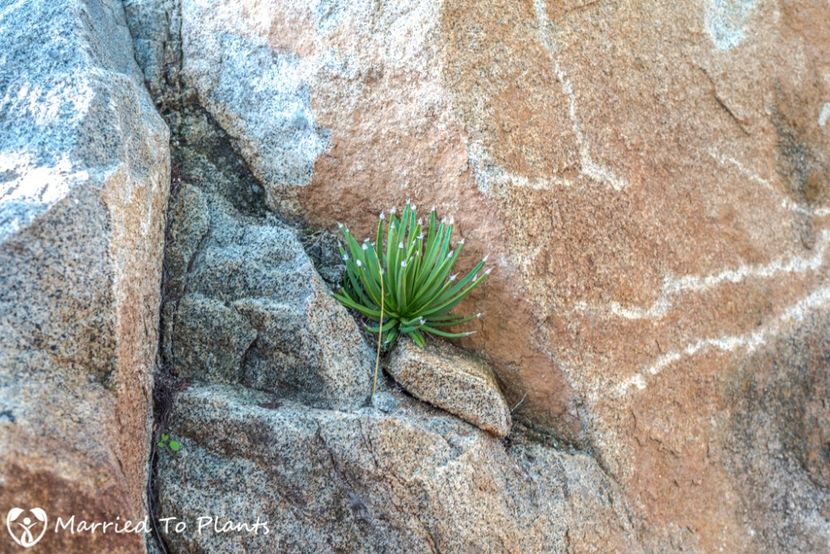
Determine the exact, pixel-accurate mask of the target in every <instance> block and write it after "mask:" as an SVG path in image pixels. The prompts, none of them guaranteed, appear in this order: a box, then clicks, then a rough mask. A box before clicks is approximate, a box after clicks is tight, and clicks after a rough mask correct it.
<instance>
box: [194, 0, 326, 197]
mask: <svg viewBox="0 0 830 554" xmlns="http://www.w3.org/2000/svg"><path fill="white" fill-rule="evenodd" d="M181 5H182V8H181V9H182V31H181V33H182V57H183V66H182V79H183V81H184V84H185V86H187V87H188V88H189V89H191V90H193V91H195V93H196V94H197V95H198V98H199V103H200V104H201V105H202V106H204V107H205V108H206V109H207V110H208V111H209V112H210V114H211V115H212V116H213V117H214V118H215V119H216V120H217V121H218V122H219V124H220V125H221V126H222V128H223V129H225V131H227V133H228V134H229V135H230V136H231V137H232V139H233V143H234V145H235V146H236V148H237V149H238V150H239V152H240V153H241V154H242V156H243V157H244V158H245V159H246V161H247V162H248V163H249V164H250V167H251V171H252V172H253V174H254V175H255V176H256V177H257V178H258V179H259V180H260V181H261V182H263V183H265V184H267V187H266V188H267V190H268V191H269V194H272V195H273V194H277V193H278V191H279V190H281V189H283V188H291V187H297V186H305V185H308V184H309V183H310V182H311V176H312V172H313V166H314V162H315V161H316V159H317V157H318V156H320V155H321V154H322V153H323V152H325V151H326V149H327V148H328V143H329V133H328V131H326V130H324V129H321V128H320V127H318V126H317V124H316V123H315V118H314V115H313V113H312V110H311V104H310V101H309V95H308V90H307V86H306V83H305V78H304V73H303V68H302V67H301V66H300V64H299V59H298V57H297V56H296V55H294V54H293V53H288V52H284V51H281V50H279V49H274V48H272V47H271V45H269V44H268V43H267V42H265V41H255V40H252V39H251V38H250V35H249V34H248V33H246V32H245V29H244V28H239V29H238V32H237V30H235V29H234V28H233V27H231V28H221V29H220V28H218V27H216V26H215V25H214V24H213V23H214V22H215V21H216V19H219V20H221V19H222V16H223V14H222V12H221V10H220V11H217V10H216V9H214V7H213V6H210V5H206V4H204V3H201V2H193V1H189V0H182V3H181ZM228 23H229V24H230V25H231V26H232V25H233V22H228Z"/></svg>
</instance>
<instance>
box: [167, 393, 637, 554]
mask: <svg viewBox="0 0 830 554" xmlns="http://www.w3.org/2000/svg"><path fill="white" fill-rule="evenodd" d="M387 393H388V394H390V395H392V396H394V397H395V401H396V402H395V403H396V407H395V408H394V409H393V410H392V411H391V412H388V413H385V412H381V411H379V410H377V409H375V408H371V407H365V408H361V409H358V410H351V411H345V412H344V411H333V410H322V409H310V408H308V407H307V406H303V405H299V404H296V403H294V402H291V401H282V400H280V399H279V398H276V397H274V396H273V395H270V394H266V393H262V392H257V391H252V390H250V389H243V388H239V387H235V388H234V387H229V386H227V385H212V386H202V387H191V388H189V389H187V390H186V391H183V392H182V393H181V394H180V395H179V396H178V397H177V398H176V400H175V402H174V405H173V411H172V413H171V422H172V427H171V429H170V432H171V434H173V435H174V436H175V437H177V439H178V440H180V442H181V443H182V449H181V450H180V451H179V452H178V453H177V454H175V455H173V454H166V455H164V456H162V458H161V460H160V462H159V482H158V484H159V488H160V490H159V498H160V503H161V511H162V512H164V513H167V514H176V517H178V518H180V519H183V520H185V521H191V522H193V521H196V520H197V518H198V517H200V516H203V515H205V514H220V515H221V520H220V526H221V525H222V524H225V523H226V522H227V521H229V520H230V521H233V522H248V523H254V522H256V521H257V520H258V521H260V522H266V523H267V525H268V534H264V532H263V528H260V529H259V532H258V533H256V534H254V533H252V532H246V531H241V532H232V533H216V532H214V531H213V530H212V526H210V527H208V528H207V529H206V530H205V531H204V532H203V533H201V534H198V533H174V532H169V533H167V534H165V540H166V541H167V543H168V545H170V546H171V547H172V548H173V549H174V550H177V551H185V552H217V553H219V552H257V551H263V550H273V549H278V550H279V551H281V552H332V551H333V552H527V553H535V552H539V553H542V552H544V553H548V552H566V551H567V552H632V553H634V552H641V551H642V548H641V547H640V545H639V543H638V542H637V540H636V538H635V536H636V534H635V532H634V530H633V528H632V524H631V521H630V519H629V515H628V508H627V506H626V503H625V501H624V500H623V499H622V497H621V496H620V494H619V491H618V488H617V487H616V485H615V484H614V483H613V482H612V481H611V480H609V479H608V477H607V476H606V475H605V474H604V473H603V472H602V470H601V469H600V468H599V466H598V465H597V463H596V461H595V460H594V459H593V458H591V457H590V456H587V455H586V454H584V453H578V452H576V453H568V452H565V451H561V450H557V449H556V448H553V447H550V446H545V445H543V444H539V443H536V442H532V441H527V440H523V439H522V438H521V437H519V436H517V437H516V440H515V441H514V442H513V443H512V444H511V445H510V446H509V447H505V446H504V445H503V444H502V442H501V441H499V440H497V439H495V438H494V437H492V436H490V435H489V434H488V433H485V432H483V431H481V430H479V429H476V428H475V427H472V426H470V425H467V424H466V423H464V422H462V421H460V420H458V419H457V418H455V417H453V416H450V415H448V414H445V413H443V412H441V411H439V410H436V409H434V408H431V407H429V406H427V405H426V404H424V403H422V402H419V401H417V400H414V399H411V398H408V397H406V396H405V395H404V394H402V393H400V392H397V391H394V390H389V391H387Z"/></svg>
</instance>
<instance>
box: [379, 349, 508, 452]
mask: <svg viewBox="0 0 830 554" xmlns="http://www.w3.org/2000/svg"><path fill="white" fill-rule="evenodd" d="M385 369H386V371H387V373H389V375H391V376H392V378H393V379H395V381H397V382H398V384H399V385H400V386H401V387H403V388H404V389H406V391H407V392H409V393H410V394H412V395H413V396H415V397H416V398H418V399H420V400H422V401H424V402H427V403H429V404H432V405H433V406H437V407H439V408H441V409H442V410H445V411H447V412H449V413H451V414H454V415H456V416H458V417H460V418H461V419H463V420H464V421H467V422H469V423H472V424H473V425H475V426H477V427H480V428H481V429H484V430H485V431H489V432H490V433H493V434H494V435H495V436H497V437H506V436H507V435H508V434H509V433H510V425H511V419H510V408H509V407H508V406H507V403H506V402H505V401H504V397H503V396H502V394H501V390H500V389H499V385H498V383H497V382H496V378H495V376H494V375H493V370H492V369H491V368H490V367H489V366H488V365H487V363H486V362H484V361H483V360H481V359H479V358H476V357H475V356H472V355H470V354H467V353H465V352H463V351H461V350H459V349H457V348H454V347H452V346H451V345H449V344H432V343H430V344H428V345H427V346H426V347H424V348H420V347H418V346H417V345H415V344H414V343H413V342H412V341H410V340H406V339H404V340H401V341H399V343H398V346H397V347H396V348H395V350H394V351H393V352H392V354H391V355H390V357H389V360H388V361H387V362H386V365H385Z"/></svg>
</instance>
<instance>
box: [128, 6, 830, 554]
mask: <svg viewBox="0 0 830 554" xmlns="http://www.w3.org/2000/svg"><path fill="white" fill-rule="evenodd" d="M133 4H135V5H136V6H139V5H140V4H143V5H144V8H145V9H137V10H135V12H136V14H147V13H149V14H153V13H155V14H158V13H161V12H164V9H163V8H164V6H168V7H169V4H170V3H169V2H167V3H164V2H156V3H154V2H144V3H140V2H139V3H133ZM150 6H154V7H153V8H152V9H150V8H149V7H150ZM158 6H162V8H159V7H158ZM165 9H166V8H165ZM828 10H830V7H828V6H827V5H826V4H821V5H819V3H808V2H803V1H796V2H791V3H787V4H785V5H781V4H777V3H771V2H730V1H727V2H715V1H709V0H706V1H703V2H685V1H684V2H662V3H657V4H650V5H649V6H648V7H644V6H640V5H637V4H630V3H628V4H614V3H591V2H565V3H555V2H546V1H545V0H535V1H534V2H533V3H516V2H495V3H493V2H479V1H475V0H461V1H456V2H431V1H430V2H427V1H422V2H419V1H412V2H403V3H401V2H396V3H390V4H387V5H382V6H378V5H376V3H372V2H348V3H346V2H344V3H329V2H318V3H305V2H291V1H277V2H271V1H269V2H264V1H253V2H244V3H242V2H236V1H233V0H213V1H208V0H182V2H181V5H180V9H173V10H170V13H174V14H176V16H175V17H173V18H172V20H174V21H175V22H176V24H175V25H171V27H172V28H173V29H174V30H175V33H174V35H176V36H177V37H179V38H180V39H181V40H173V41H165V40H164V39H165V38H166V33H165V32H159V33H155V34H154V33H153V32H151V31H152V28H153V27H152V26H150V27H146V26H145V27H143V29H145V34H143V35H142V37H143V38H142V40H143V41H144V42H143V43H142V45H140V47H139V49H140V50H142V49H143V50H142V51H143V52H145V54H146V57H147V59H152V60H155V62H154V64H155V65H152V67H155V68H159V67H167V63H168V62H170V61H174V62H175V63H174V64H173V65H174V66H176V67H177V68H178V69H179V71H177V72H175V76H176V77H175V78H176V79H180V81H181V82H182V86H184V87H185V88H187V89H188V90H189V91H190V94H191V95H192V96H193V97H194V98H197V99H198V101H199V102H200V103H201V104H202V105H203V106H205V108H206V109H207V111H208V112H209V113H210V114H211V115H212V116H213V117H214V118H215V119H216V120H217V121H218V122H219V123H220V125H221V126H222V127H223V128H224V129H225V130H226V131H227V132H228V134H229V135H230V138H231V141H232V143H233V144H234V145H235V147H236V148H237V149H238V150H239V151H240V152H241V153H242V154H243V156H244V157H245V159H246V161H247V163H248V164H249V165H250V167H251V168H252V170H253V172H254V174H255V175H256V176H257V177H258V178H259V179H260V180H261V181H262V185H263V187H264V196H265V198H266V201H267V203H268V204H269V205H270V206H271V207H272V208H274V209H277V210H281V211H282V212H283V213H289V214H295V215H297V216H301V217H303V218H305V219H307V220H308V221H310V222H311V223H313V224H317V225H320V226H323V227H329V228H333V225H334V224H335V222H336V221H338V220H339V221H344V222H349V224H350V227H351V228H352V229H355V230H356V231H357V232H360V231H367V232H368V230H369V229H370V228H371V225H372V224H373V223H374V221H375V218H376V216H377V213H378V212H379V211H380V210H381V209H382V208H387V207H389V206H390V205H392V204H394V203H396V204H398V205H400V204H401V203H402V201H403V199H405V198H406V197H407V196H412V198H413V199H417V203H419V204H424V205H430V204H432V203H435V204H436V205H437V206H438V207H439V208H440V209H441V210H443V211H447V212H451V213H453V214H454V215H455V217H456V221H457V222H458V224H459V229H460V232H461V234H462V235H463V236H464V237H465V238H466V240H467V248H466V249H465V250H466V251H467V252H468V254H469V255H470V256H471V258H470V259H473V258H477V257H478V256H479V255H481V254H482V253H484V251H485V250H490V251H492V254H493V257H494V259H495V260H497V261H498V265H499V267H498V270H497V271H496V272H495V273H494V274H493V278H492V279H491V280H490V281H489V282H488V284H487V285H486V286H485V287H484V288H483V289H482V290H480V291H476V294H475V295H474V297H473V298H472V299H471V300H470V301H469V302H470V303H475V304H476V305H477V307H476V309H480V310H481V311H484V312H485V313H486V314H487V317H486V318H484V319H483V320H482V322H481V323H480V324H479V325H480V327H479V328H478V331H479V332H478V333H477V334H476V335H475V336H474V337H473V338H472V339H470V340H469V341H468V342H466V343H465V346H468V347H472V348H475V349H478V350H479V351H480V353H481V354H483V355H484V356H485V357H486V358H488V359H489V360H490V361H491V362H492V363H493V365H494V367H495V368H496V370H497V377H498V379H499V382H500V384H501V386H502V388H503V390H504V391H505V394H506V395H507V399H508V402H509V404H510V405H514V404H516V403H518V401H519V400H521V399H524V401H523V402H522V404H521V405H520V406H519V408H518V410H517V411H516V413H515V414H514V415H515V416H516V418H517V419H521V420H524V421H525V422H528V423H531V424H533V425H534V426H535V427H537V428H542V429H547V430H548V431H549V432H552V433H553V434H555V435H556V436H558V437H560V438H562V439H564V440H566V441H569V442H571V443H574V444H577V445H580V446H586V447H588V446H589V447H590V448H591V450H592V452H594V453H595V454H596V456H597V457H598V458H599V459H600V460H601V461H602V464H603V466H604V467H607V468H608V470H609V472H610V473H611V475H612V476H613V477H614V478H615V479H616V480H617V481H618V482H619V483H620V485H621V487H622V490H623V491H624V493H625V494H626V495H627V497H628V498H629V499H631V502H632V507H633V510H634V513H635V521H636V522H637V525H638V527H639V531H640V532H641V533H642V536H643V538H644V540H645V541H646V542H647V544H648V547H649V548H650V549H652V550H656V551H661V550H679V549H691V550H701V551H715V550H721V549H722V550H725V551H757V550H776V549H779V548H780V545H781V544H793V545H803V546H804V548H807V549H809V547H810V546H811V545H814V544H826V543H827V541H828V537H830V517H829V516H828V512H827V511H826V509H824V508H821V506H825V505H826V504H825V503H826V495H827V493H826V489H822V488H821V487H820V486H818V487H813V486H812V485H810V483H816V482H817V481H816V479H817V476H818V478H819V481H818V482H822V481H820V476H821V475H822V472H821V471H818V472H817V470H816V467H819V466H820V465H821V463H820V462H818V461H817V460H826V459H827V454H826V446H821V444H826V443H822V442H821V441H822V440H823V435H822V434H821V433H823V431H815V432H807V431H805V430H804V426H805V425H806V424H807V423H806V422H812V421H825V420H827V419H830V414H828V410H830V408H828V406H827V405H826V403H822V402H819V401H817V400H816V398H817V397H815V396H814V395H815V394H816V389H814V388H812V386H813V385H812V384H813V383H815V382H819V381H820V377H819V375H820V372H821V370H820V368H821V367H823V366H822V364H824V367H826V360H827V356H828V349H827V342H826V336H827V331H826V329H827V327H826V325H824V326H822V323H824V322H826V320H827V317H828V315H829V314H830V309H828V306H830V281H828V275H830V271H828V244H830V189H828V186H827V183H828V182H830V126H828V117H827V114H828V113H830V107H828V103H830V81H828V77H827V76H828V75H830V36H829V35H828V31H827V29H826V28H825V27H826V26H822V22H824V21H827V20H828V18H830V12H829V11H828ZM140 19H141V17H139V16H138V15H136V17H135V18H134V20H135V21H138V20H140ZM150 19H152V18H150ZM157 20H158V19H154V21H157ZM157 27H159V28H161V27H163V26H157ZM179 31H180V36H179V35H177V33H179ZM170 43H172V44H176V45H178V46H176V47H173V48H170V47H168V46H166V45H167V44H170ZM139 58H140V59H141V56H139ZM157 73H158V72H156V73H154V72H153V71H150V72H149V73H147V72H146V74H147V75H148V76H150V78H151V80H152V79H153V78H154V77H153V75H156V74H157ZM165 78H167V79H169V76H167V77H165ZM151 86H157V85H153V84H152V83H151ZM263 90H267V91H270V94H263V93H262V91H263ZM249 91H253V92H250V94H249ZM252 98H256V101H255V102H251V101H250V100H251V99H252ZM275 137H278V143H275V142H273V139H274V138H275ZM462 265H463V260H462ZM803 337H811V338H809V339H803V340H806V341H807V342H808V343H809V344H810V346H809V348H808V349H807V350H808V351H809V352H810V354H809V355H807V354H804V353H801V352H798V351H794V350H792V348H791V347H790V346H789V345H790V344H796V343H799V341H802V338H803ZM822 360H823V361H822ZM793 368H803V371H795V369H793ZM781 375H791V376H792V379H789V380H787V379H783V378H782V377H780V376H781ZM819 390H821V389H820V387H819ZM755 401H758V402H761V403H762V404H763V405H766V406H769V407H770V413H769V414H768V415H766V416H762V415H761V413H762V412H759V411H758V408H755V407H753V403H754V402H755ZM795 414H801V415H798V416H796V415H795ZM752 437H765V438H766V437H768V438H771V440H772V442H771V443H770V444H762V443H760V442H758V441H756V440H752ZM784 437H786V438H787V439H786V441H784V439H783V438H784ZM776 441H778V442H776ZM799 441H802V442H799ZM796 443H797V444H798V447H797V449H796V452H797V454H793V456H795V458H792V459H791V460H789V461H786V462H785V461H781V460H780V459H778V458H776V456H777V455H778V453H780V452H781V449H782V448H784V447H783V446H778V445H779V444H780V445H783V444H790V445H792V444H796ZM798 460H801V461H803V462H804V463H803V464H802V463H798ZM752 475H766V476H769V477H770V478H771V479H772V476H777V477H776V479H772V482H776V480H777V479H779V478H780V480H778V482H781V483H785V482H786V483H790V482H792V483H796V482H797V483H800V484H799V485H798V486H796V487H795V488H794V489H792V490H791V491H790V492H788V490H787V489H785V488H777V486H776V485H773V484H770V482H767V484H766V485H765V486H764V488H763V491H764V492H759V489H758V488H757V487H755V486H754V485H753V483H754V479H753V478H752V477H751V476H752ZM784 475H786V479H784V478H783V476H784ZM782 487H783V485H782ZM792 491H798V494H797V496H798V499H799V501H798V502H796V499H795V498H794V497H792V495H794V494H795V492H792ZM822 491H823V492H822ZM788 495H789V496H788ZM788 498H789V500H787V499H788ZM713 499H717V501H713ZM790 502H791V503H792V505H793V506H794V507H793V508H792V509H791V508H787V507H786V506H789V505H790V504H789V503H790ZM795 506H798V507H797V508H796V507H795ZM761 529H765V530H769V531H765V532H762V531H761Z"/></svg>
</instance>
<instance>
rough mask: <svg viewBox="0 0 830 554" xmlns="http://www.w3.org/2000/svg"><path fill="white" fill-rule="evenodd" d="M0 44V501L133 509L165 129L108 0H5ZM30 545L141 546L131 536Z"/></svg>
mask: <svg viewBox="0 0 830 554" xmlns="http://www.w3.org/2000/svg"><path fill="white" fill-rule="evenodd" d="M0 51H2V53H3V54H2V55H0V120H2V125H0V314H2V317H0V445H2V446H0V507H2V510H4V511H3V513H4V514H5V513H6V510H8V509H9V508H10V507H12V506H22V507H26V508H28V507H30V506H32V507H34V506H39V507H41V508H43V509H44V510H45V511H46V512H47V514H48V516H49V517H50V518H55V517H57V516H63V517H69V516H70V515H72V514H74V515H76V516H77V517H78V518H82V519H88V520H105V519H108V518H111V519H114V518H115V517H121V518H132V519H140V518H142V517H143V516H144V515H145V514H146V503H145V500H144V498H145V489H146V486H147V468H148V464H147V460H148V452H149V433H150V425H151V421H152V417H151V413H150V410H151V397H152V387H153V368H154V363H155V356H156V351H157V345H158V308H159V283H160V277H161V266H162V252H163V238H164V232H163V229H164V222H165V209H166V203H167V194H168V186H169V182H170V173H169V167H170V166H169V147H168V139H169V135H168V130H167V127H166V125H165V124H164V122H163V121H162V119H161V117H159V115H158V114H157V113H156V111H155V108H154V107H153V103H152V100H151V99H150V96H149V95H148V94H147V91H146V90H145V88H144V86H143V83H142V74H141V72H140V70H139V68H138V66H137V65H136V63H135V60H134V58H133V53H132V40H131V37H130V35H129V33H128V31H127V28H126V24H125V18H124V12H123V9H122V7H121V4H120V2H116V1H108V0H84V1H74V0H55V1H53V0H48V1H31V2H16V3H5V5H4V7H3V9H2V12H1V13H0ZM7 538H8V537H5V532H4V538H3V544H4V545H6V544H11V543H10V542H9V543H7V542H6V540H7ZM40 544H41V545H44V546H42V547H41V548H45V549H46V550H49V551H53V552H90V551H108V552H121V551H144V537H143V536H141V535H134V534H131V535H113V534H109V535H106V536H103V535H98V536H93V537H88V536H76V537H72V536H70V535H68V534H58V535H55V534H53V533H47V534H46V537H45V538H44V539H43V541H42V542H41V543H40Z"/></svg>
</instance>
